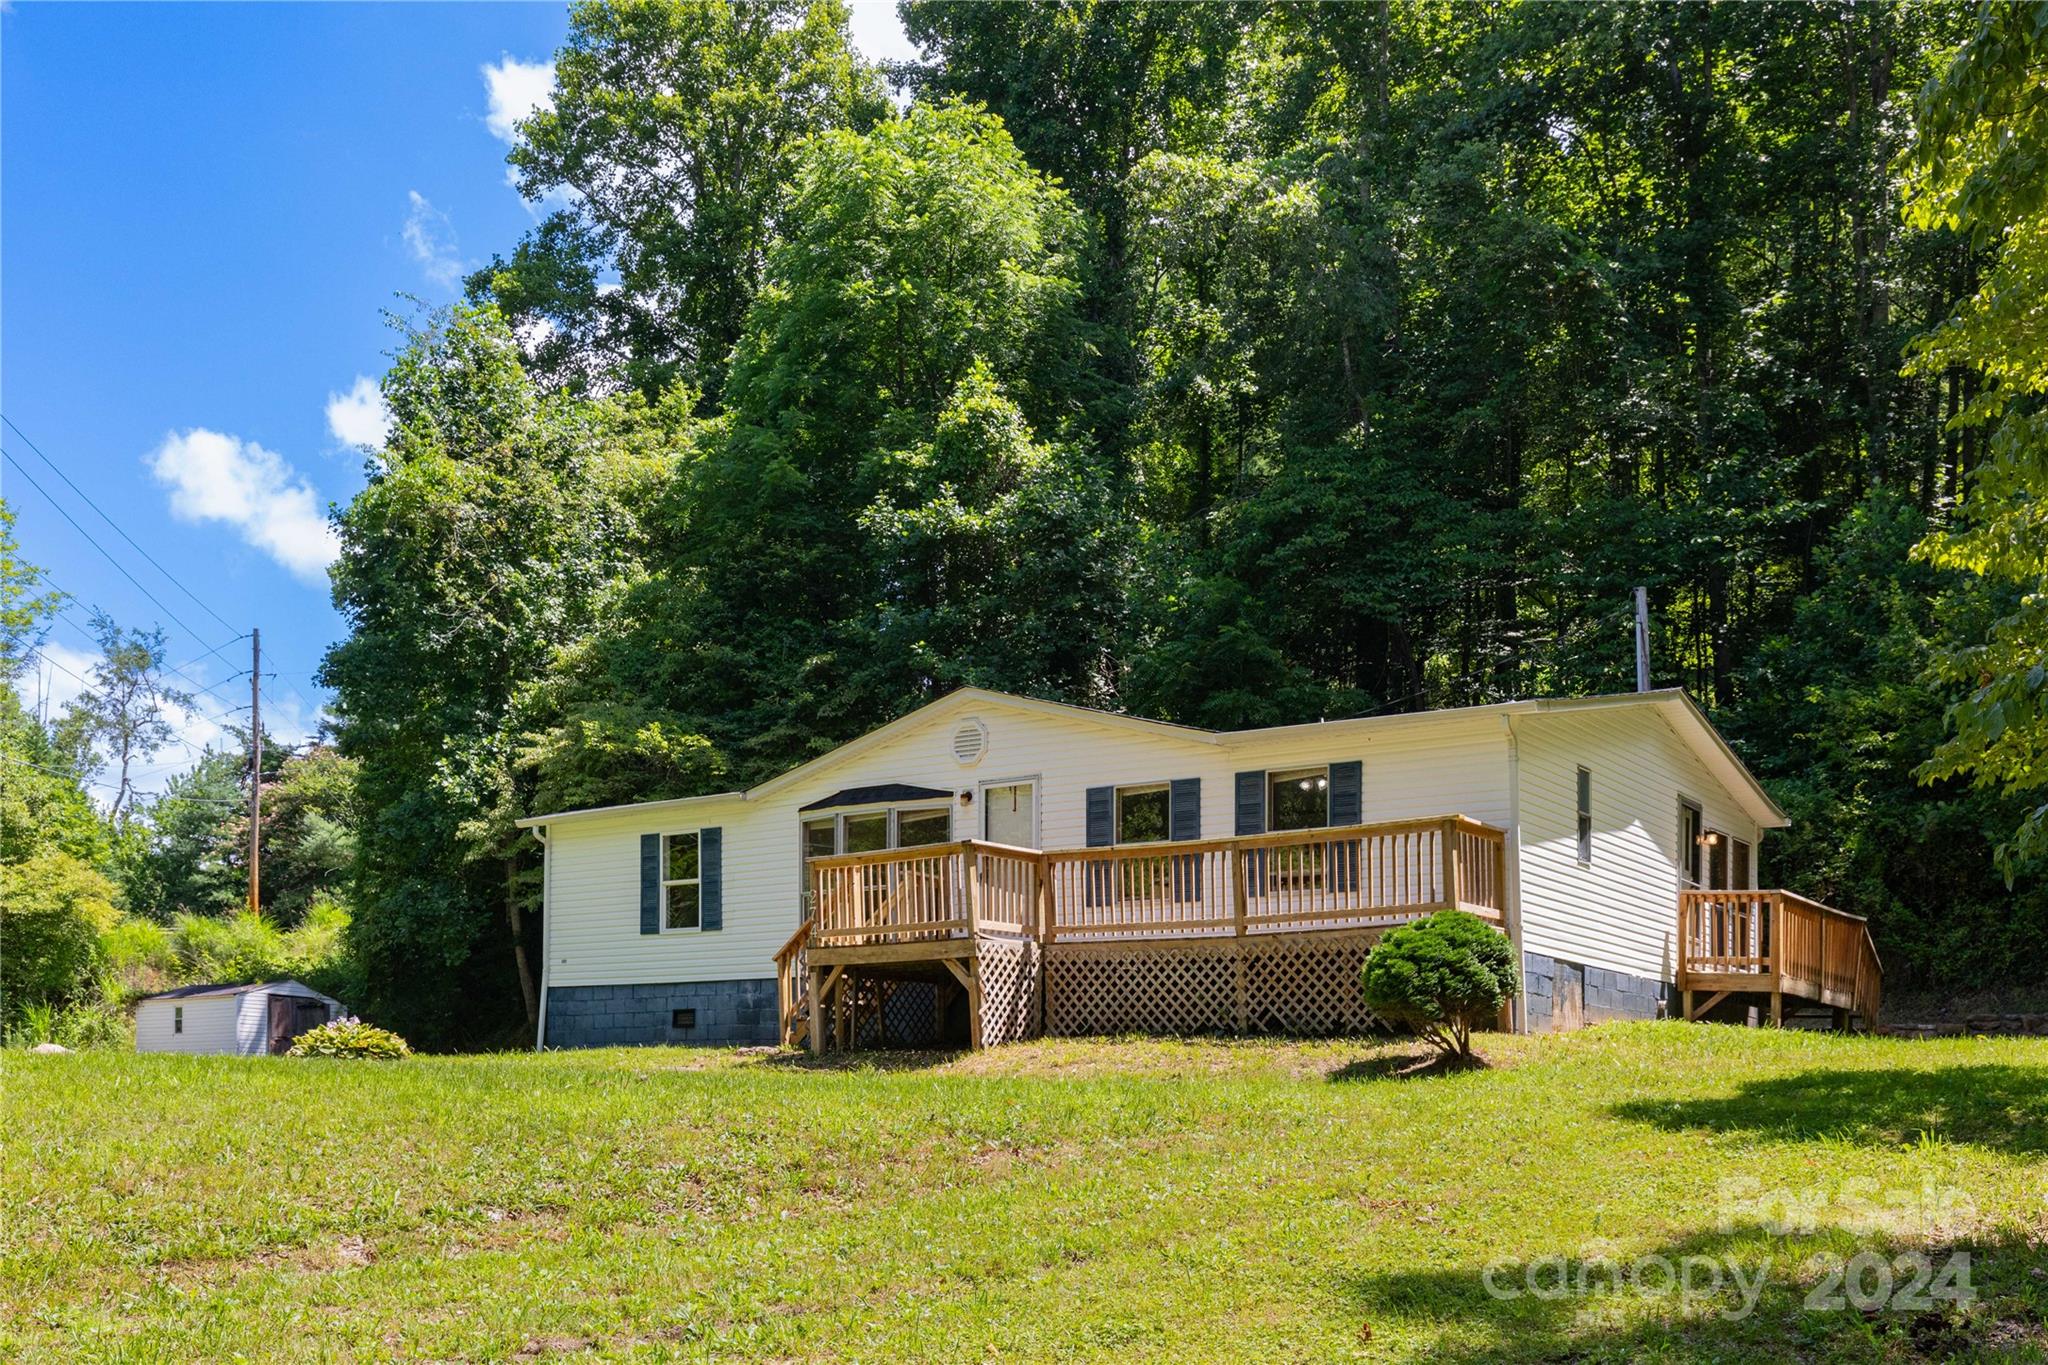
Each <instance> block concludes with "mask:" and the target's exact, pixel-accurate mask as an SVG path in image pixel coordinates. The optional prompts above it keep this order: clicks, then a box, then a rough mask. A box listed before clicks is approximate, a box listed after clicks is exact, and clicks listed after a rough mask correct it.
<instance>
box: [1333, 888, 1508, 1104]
mask: <svg viewBox="0 0 2048 1365" xmlns="http://www.w3.org/2000/svg"><path fill="white" fill-rule="evenodd" d="M1516 980H1517V978H1516V973H1515V947H1514V944H1512V943H1511V942H1509V941H1508V937H1507V935H1505V934H1503V933H1501V932H1500V931H1499V930H1497V929H1495V928H1493V927H1492V926H1490V925H1488V924H1487V923H1486V922H1485V921H1484V920H1482V919H1480V918H1479V917H1478V916H1476V915H1468V914H1466V913H1465V912H1464V911H1463V910H1439V911H1438V912H1437V913H1436V914H1434V915H1431V916H1429V917H1428V918H1427V919H1421V920H1417V921H1416V922H1415V923H1413V924H1409V925H1404V926H1402V927H1401V928H1399V929H1395V930H1392V931H1391V932H1389V933H1388V934H1387V936H1386V937H1385V938H1382V939H1381V940H1380V941H1379V944H1378V945H1377V946H1376V947H1374V949H1373V950H1372V952H1370V953H1369V954H1367V955H1366V959H1365V966H1364V968H1363V969H1362V970H1361V973H1360V977H1359V987H1360V989H1361V991H1362V992H1363V994H1364V996H1365V1003H1366V1007H1367V1008H1369V1009H1370V1010H1372V1012H1373V1013H1374V1014H1377V1015H1379V1016H1380V1018H1382V1019H1385V1020H1386V1021H1387V1022H1388V1023H1391V1024H1399V1025H1402V1026H1403V1027H1406V1028H1411V1029H1413V1030H1415V1032H1416V1033H1417V1034H1418V1035H1420V1036H1421V1037H1422V1038H1423V1039H1424V1040H1425V1041H1427V1042H1428V1043H1430V1045H1431V1046H1433V1047H1435V1048H1436V1049H1437V1051H1438V1052H1439V1053H1440V1054H1441V1055H1442V1056H1443V1057H1444V1058H1445V1059H1447V1060H1449V1061H1451V1062H1453V1063H1455V1064H1457V1065H1461V1066H1469V1065H1470V1064H1471V1062H1472V1030H1473V1028H1474V1027H1475V1026H1481V1025H1484V1024H1487V1023H1489V1022H1491V1021H1492V1020H1493V1019H1494V1017H1495V1016H1496V1015H1498V1014H1499V1013H1500V1007H1501V1005H1502V1004H1503V1003H1505V1002H1506V1000H1507V999H1508V997H1509V996H1511V995H1513V994H1514V992H1515V984H1516Z"/></svg>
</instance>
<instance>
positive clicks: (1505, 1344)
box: [1337, 1225, 2048, 1365]
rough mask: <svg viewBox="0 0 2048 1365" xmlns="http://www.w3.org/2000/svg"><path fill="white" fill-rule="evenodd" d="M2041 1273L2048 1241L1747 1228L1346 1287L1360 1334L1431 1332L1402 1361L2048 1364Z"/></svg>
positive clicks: (1350, 1282)
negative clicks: (1929, 1242) (1934, 1242)
mask: <svg viewBox="0 0 2048 1365" xmlns="http://www.w3.org/2000/svg"><path fill="white" fill-rule="evenodd" d="M1959 1254H1960V1255H1959ZM1923 1262H1924V1263H1925V1264H1926V1265H1927V1267H1928V1268H1929V1270H1930V1271H1931V1272H1933V1273H1932V1274H1931V1275H1930V1277H1929V1278H1928V1279H1926V1280H1924V1281H1922V1280H1919V1278H1918V1276H1919V1267H1920V1265H1921V1264H1922V1263H1923ZM1858 1266H1861V1267H1862V1269H1860V1270H1859V1269H1857V1268H1856V1267H1858ZM1944 1268H1947V1269H1946V1278H1944V1275H1943V1272H1944ZM1845 1269H1846V1270H1847V1271H1848V1273H1849V1274H1852V1275H1855V1276H1856V1277H1857V1279H1856V1281H1855V1282H1854V1284H1853V1285H1850V1282H1848V1281H1846V1280H1844V1279H1843V1278H1842V1277H1841V1275H1840V1273H1839V1272H1841V1271H1843V1270H1845ZM2044 1277H2048V1248H2041V1247H2035V1246H2030V1245H2028V1244H2027V1243H2026V1242H2025V1241H2023V1240H2019V1239H2012V1240H1991V1241H1980V1242H1958V1243H1956V1244H1954V1245H1944V1246H1935V1247H1930V1246H1926V1245H1924V1244H1920V1243H1916V1242H1908V1241H1897V1240H1891V1239H1888V1238H1885V1237H1882V1236H1875V1235H1870V1236H1860V1235H1856V1234H1851V1233H1849V1232H1846V1231H1842V1230H1840V1229H1836V1230H1831V1231H1828V1232H1824V1233H1822V1234H1819V1235H1816V1236H1812V1237H1783V1236H1777V1235H1774V1233H1773V1232H1772V1231H1771V1230H1769V1229H1767V1228H1764V1227H1762V1226H1757V1225H1747V1226H1740V1227H1737V1228H1735V1229H1733V1230H1731V1231H1728V1232H1718V1231H1706V1232H1701V1233H1697V1234H1694V1235H1693V1236H1690V1237H1687V1238H1683V1239H1681V1240H1679V1241H1676V1242H1673V1243H1671V1244H1669V1245H1667V1246H1664V1247H1660V1248H1656V1249H1654V1250H1651V1251H1648V1252H1637V1253H1629V1254H1623V1253H1615V1252H1611V1251H1603V1250H1601V1249H1598V1248H1593V1249H1588V1250H1586V1251H1584V1252H1583V1253H1578V1254H1574V1253H1573V1252H1571V1251H1569V1250H1568V1249H1562V1248H1561V1249H1560V1252H1559V1254H1558V1255H1556V1256H1545V1257H1540V1258H1537V1259H1533V1260H1529V1261H1501V1262H1496V1263H1494V1264H1492V1265H1489V1266H1486V1267H1482V1268H1479V1269H1473V1268H1470V1267H1466V1268H1459V1269H1446V1270H1413V1271H1405V1272H1400V1273H1396V1274H1391V1275H1370V1276H1365V1275H1361V1276H1353V1277H1347V1278H1345V1279H1343V1280H1340V1281H1339V1283H1338V1286H1337V1289H1338V1292H1339V1294H1340V1295H1341V1297H1342V1298H1343V1299H1344V1300H1345V1301H1346V1302H1347V1304H1348V1305H1349V1306H1350V1307H1351V1308H1352V1309H1353V1310H1355V1311H1356V1312H1357V1313H1358V1315H1359V1318H1360V1332H1359V1335H1360V1337H1361V1339H1370V1338H1371V1337H1372V1336H1373V1335H1374V1333H1375V1331H1376V1328H1375V1324H1378V1327H1379V1328H1385V1327H1387V1326H1389V1325H1391V1324H1392V1323H1394V1322H1398V1323H1399V1326H1400V1328H1401V1331H1402V1335H1404V1336H1407V1335H1411V1334H1418V1333H1419V1334H1420V1335H1423V1336H1425V1337H1428V1338H1430V1340H1428V1341H1427V1342H1426V1343H1423V1344H1418V1345H1417V1346H1416V1347H1415V1348H1414V1349H1413V1350H1411V1351H1409V1352H1408V1353H1407V1354H1406V1355H1405V1356H1402V1357H1398V1358H1401V1359H1406V1360H1415V1361H1425V1360H1426V1361H1430V1362H1445V1363H1446V1365H1481V1362H1510V1361H1515V1362H1520V1361H1558V1362H1564V1361H1570V1362H1574V1363H1575V1365H1576V1363H1578V1362H1594V1361H1603V1362H1605V1361H1612V1362H1634V1361H1640V1360H1701V1361H1709V1360H1711V1361H1750V1360H1786V1359H1826V1360H1830V1361H1836V1360H1840V1361H1856V1360H1869V1361H1873V1362H1877V1361H1884V1362H1919V1361H1937V1360H1992V1359H1998V1360H2004V1359H2021V1360H2038V1359H2041V1358H2042V1356H2041V1355H2040V1352H2041V1350H2042V1349H2043V1348H2048V1328H2044V1326H2043V1324H2044V1323H2048V1278H2044ZM1845 1286H1849V1287H1845Z"/></svg>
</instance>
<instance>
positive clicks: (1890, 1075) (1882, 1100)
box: [1613, 1065, 2048, 1156]
mask: <svg viewBox="0 0 2048 1365" xmlns="http://www.w3.org/2000/svg"><path fill="white" fill-rule="evenodd" d="M1613 1112H1614V1113H1615V1114H1617V1115H1619V1116H1620V1117H1622V1118H1625V1119H1631V1120H1634V1121H1635V1122H1638V1123H1647V1124H1651V1125H1654V1126H1656V1127H1659V1128H1670V1129H1698V1128H1705V1129H1711V1130H1713V1131H1715V1132H1721V1133H1742V1134H1746V1135H1749V1136H1753V1137H1757V1138H1764V1139H1771V1140H1779V1141H1790V1140H1798V1139H1804V1138H1815V1137H1833V1138H1839V1139H1847V1140H1849V1141H1852V1142H1860V1143H1864V1144H1867V1145H1869V1146H1873V1147H1895V1146H1899V1145H1901V1144H1903V1143H1910V1142H1913V1141H1915V1140H1916V1139H1917V1138H1918V1137H1919V1135H1920V1134H1922V1133H1932V1134H1934V1135H1936V1136H1938V1137H1940V1138H1942V1139H1944V1140H1946V1141H1949V1142H1962V1143H1970V1144H1973V1145H1976V1146H1981V1147H1988V1148H1993V1149H1996V1150H1999V1151H2005V1152H2015V1153H2020V1154H2023V1155H2030V1156H2038V1155H2041V1154H2044V1153H2048V1066H2041V1067H2026V1066H2005V1065H1983V1066H1952V1067H1941V1068H1929V1069H1920V1068H1913V1069H1889V1070H1869V1071H1858V1070H1840V1069H1829V1070H1819V1071H1802V1072H1799V1073H1797V1074H1795V1075H1790V1076H1776V1077H1772V1078H1769V1079H1767V1080H1756V1081H1748V1082H1745V1083H1744V1084H1743V1085H1742V1087H1741V1088H1740V1089H1738V1090H1737V1091H1736V1092H1735V1093H1734V1094H1733V1095H1728V1096H1725V1097H1721V1098H1715V1099H1693V1100H1630V1101H1628V1102H1627V1103H1625V1104H1620V1105H1616V1106H1615V1108H1614V1111H1613Z"/></svg>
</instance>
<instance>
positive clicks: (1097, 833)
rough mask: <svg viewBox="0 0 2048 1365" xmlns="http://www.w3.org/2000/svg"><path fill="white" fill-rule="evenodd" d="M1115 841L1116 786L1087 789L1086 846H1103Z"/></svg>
mask: <svg viewBox="0 0 2048 1365" xmlns="http://www.w3.org/2000/svg"><path fill="white" fill-rule="evenodd" d="M1115 842H1116V788H1115V787H1090V788H1089V789H1088V847H1090V848H1103V847H1105V846H1107V845H1109V844H1113V843H1115Z"/></svg>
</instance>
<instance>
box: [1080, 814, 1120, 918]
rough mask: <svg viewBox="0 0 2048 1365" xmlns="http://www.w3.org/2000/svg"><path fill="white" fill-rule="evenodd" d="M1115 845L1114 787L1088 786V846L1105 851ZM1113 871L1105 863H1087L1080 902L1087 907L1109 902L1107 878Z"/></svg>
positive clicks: (1108, 881) (1108, 878) (1113, 874)
mask: <svg viewBox="0 0 2048 1365" xmlns="http://www.w3.org/2000/svg"><path fill="white" fill-rule="evenodd" d="M1115 842H1116V788H1115V787H1090V788H1089V789H1088V847H1090V848H1106V847H1108V846H1109V845H1110V844H1113V843H1115ZM1115 875H1116V870H1115V869H1114V868H1112V867H1111V866H1110V865H1109V864H1108V863H1106V862H1100V863H1090V864H1088V872H1087V875H1086V877H1085V878H1084V881H1085V883H1086V884H1085V885H1084V887H1083V888H1082V891H1083V900H1084V901H1085V903H1086V904H1089V905H1101V904H1102V903H1103V902H1105V901H1107V900H1108V899H1109V885H1110V878H1112V877H1114V876H1115Z"/></svg>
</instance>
